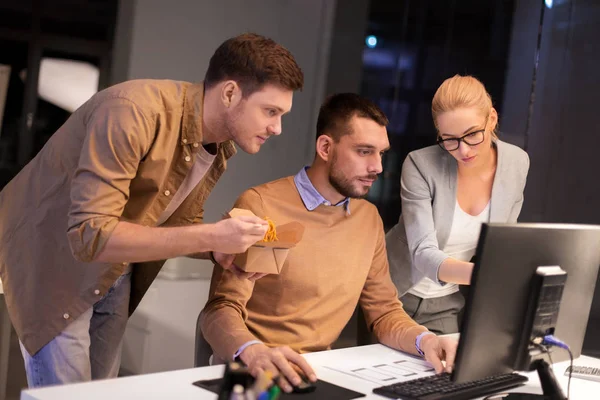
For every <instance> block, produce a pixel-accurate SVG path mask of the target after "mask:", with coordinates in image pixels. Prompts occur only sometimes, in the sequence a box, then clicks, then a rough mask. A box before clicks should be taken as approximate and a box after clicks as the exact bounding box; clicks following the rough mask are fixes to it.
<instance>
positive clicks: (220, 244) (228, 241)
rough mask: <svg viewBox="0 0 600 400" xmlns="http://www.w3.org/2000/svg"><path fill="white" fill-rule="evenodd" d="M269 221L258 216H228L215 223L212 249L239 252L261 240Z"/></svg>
mask: <svg viewBox="0 0 600 400" xmlns="http://www.w3.org/2000/svg"><path fill="white" fill-rule="evenodd" d="M268 229H269V223H268V222H267V221H265V220H264V219H262V218H258V217H256V216H243V217H235V218H227V219H224V220H221V221H219V222H217V223H216V224H214V225H213V229H212V232H211V243H210V244H211V249H212V250H214V251H216V252H219V253H225V254H239V253H243V252H245V251H246V250H248V247H250V246H252V245H253V244H254V243H256V242H258V241H261V240H262V239H263V238H264V237H265V233H267V230H268Z"/></svg>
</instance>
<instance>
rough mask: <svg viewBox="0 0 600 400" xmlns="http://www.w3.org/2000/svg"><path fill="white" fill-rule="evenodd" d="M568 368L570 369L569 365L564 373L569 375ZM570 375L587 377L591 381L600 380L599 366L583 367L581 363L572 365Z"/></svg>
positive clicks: (581, 377)
mask: <svg viewBox="0 0 600 400" xmlns="http://www.w3.org/2000/svg"><path fill="white" fill-rule="evenodd" d="M570 370H571V367H569V368H567V370H566V371H565V375H567V376H569V371H570ZM571 376H572V377H573V378H580V379H588V380H591V381H596V382H600V368H593V367H584V366H582V365H574V366H573V373H572V375H571Z"/></svg>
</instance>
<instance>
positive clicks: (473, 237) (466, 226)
mask: <svg viewBox="0 0 600 400" xmlns="http://www.w3.org/2000/svg"><path fill="white" fill-rule="evenodd" d="M489 219H490V202H488V203H487V205H486V206H485V208H484V209H483V211H482V212H481V213H480V214H479V215H471V214H468V213H466V212H464V211H463V209H462V208H460V205H459V204H458V201H456V206H455V207H454V217H453V219H452V228H451V229H450V236H449V237H448V242H447V243H446V247H444V248H443V249H442V251H443V252H444V253H446V254H447V255H448V256H450V257H452V258H456V259H457V260H461V261H469V260H470V259H471V257H473V255H474V254H475V250H476V249H477V241H478V240H479V233H480V232H481V224H482V223H484V222H488V221H489ZM456 292H458V285H457V284H455V283H447V284H446V285H444V286H442V285H439V284H437V283H436V282H434V281H432V280H431V279H429V278H423V279H422V280H421V281H420V282H419V283H417V284H416V285H415V286H414V287H413V288H412V289H410V290H409V291H408V293H411V294H414V295H415V296H419V297H421V298H423V299H430V298H434V297H442V296H447V295H449V294H452V293H456Z"/></svg>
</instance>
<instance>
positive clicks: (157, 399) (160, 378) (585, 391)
mask: <svg viewBox="0 0 600 400" xmlns="http://www.w3.org/2000/svg"><path fill="white" fill-rule="evenodd" d="M303 357H304V358H305V359H306V360H307V361H308V362H309V363H310V365H311V366H312V367H313V368H314V369H315V372H316V373H317V376H318V377H319V379H322V380H325V381H328V382H331V383H333V384H336V385H338V386H342V387H345V388H348V389H350V390H354V391H357V392H360V393H364V394H365V395H366V397H363V398H362V399H373V400H376V399H379V400H384V398H383V397H381V396H378V395H376V394H374V393H373V389H374V388H376V387H379V386H383V385H385V384H390V383H395V382H397V381H398V380H399V379H394V380H391V381H390V380H385V381H381V380H378V379H377V378H375V379H372V378H370V377H365V375H366V374H365V373H363V374H362V375H363V376H362V377H359V376H357V375H356V374H351V373H348V372H345V371H344V370H346V369H356V367H362V368H365V369H366V371H362V372H366V373H368V372H373V373H375V374H380V373H381V372H380V371H381V368H378V367H376V366H380V365H381V364H389V363H390V362H391V363H396V362H397V361H405V362H411V363H413V362H415V361H417V362H419V363H420V362H423V361H421V360H419V359H418V358H416V357H414V356H410V355H407V354H404V353H402V352H400V351H397V350H393V349H391V348H389V347H386V346H384V345H381V344H375V345H370V346H359V347H348V348H344V349H338V350H329V351H322V352H318V353H310V354H303ZM568 364H569V362H568V361H564V362H560V363H556V364H554V374H555V375H556V379H557V380H558V383H559V384H560V385H561V387H562V388H563V391H564V393H565V394H566V392H567V377H566V376H565V375H564V371H565V369H566V368H567V366H568ZM575 365H584V366H589V367H596V368H597V367H600V360H599V359H596V358H591V357H586V356H581V357H580V358H579V359H577V360H575ZM340 371H342V372H340ZM388 371H389V370H388ZM384 373H386V372H384ZM386 374H388V373H386ZM428 374H433V372H428ZM523 375H525V376H527V377H528V378H529V381H528V382H527V383H526V384H525V385H523V386H521V387H519V388H516V389H513V390H510V391H517V392H528V393H541V387H540V381H539V379H538V374H537V372H535V371H532V372H526V373H523ZM221 376H223V365H218V366H213V367H204V368H195V369H183V370H179V371H172V372H162V373H156V374H147V375H138V376H131V377H123V378H116V379H103V380H98V381H94V382H89V383H77V384H71V385H57V386H48V387H45V388H40V389H26V390H23V391H22V392H21V400H64V399H86V400H106V399H111V400H131V399H148V400H163V399H164V400H171V399H178V400H201V399H207V400H209V399H210V400H213V399H214V400H216V399H217V395H216V394H213V393H210V392H208V391H206V390H204V389H200V388H199V387H196V386H194V385H192V382H195V381H199V380H203V379H215V378H219V377H221ZM409 378H410V377H408V378H406V379H409ZM386 379H387V377H386ZM402 380H404V379H402ZM598 391H600V384H599V383H597V382H593V381H589V380H583V379H576V378H573V379H572V382H571V398H573V399H590V398H595V397H594V393H598Z"/></svg>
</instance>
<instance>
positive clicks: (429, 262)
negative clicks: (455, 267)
mask: <svg viewBox="0 0 600 400" xmlns="http://www.w3.org/2000/svg"><path fill="white" fill-rule="evenodd" d="M400 198H401V200H402V216H403V218H404V226H405V229H406V239H407V242H408V248H409V251H410V255H411V259H412V263H413V266H414V268H416V269H417V270H419V271H420V272H421V273H422V274H423V275H424V276H426V277H428V278H429V279H431V280H432V281H434V282H437V283H439V284H441V285H444V284H445V282H441V281H440V280H439V279H438V270H439V268H440V265H441V264H442V262H443V261H444V260H445V259H446V258H448V255H447V254H446V253H444V252H443V251H441V250H440V248H439V244H438V241H437V237H436V230H435V225H434V222H433V209H432V205H431V203H432V194H431V189H430V187H429V184H428V183H427V180H426V179H425V177H424V176H423V175H422V173H421V171H419V169H418V168H417V166H416V165H415V162H414V161H413V159H412V158H411V156H410V155H409V156H408V157H407V158H406V160H405V161H404V164H403V166H402V179H401V189H400Z"/></svg>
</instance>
